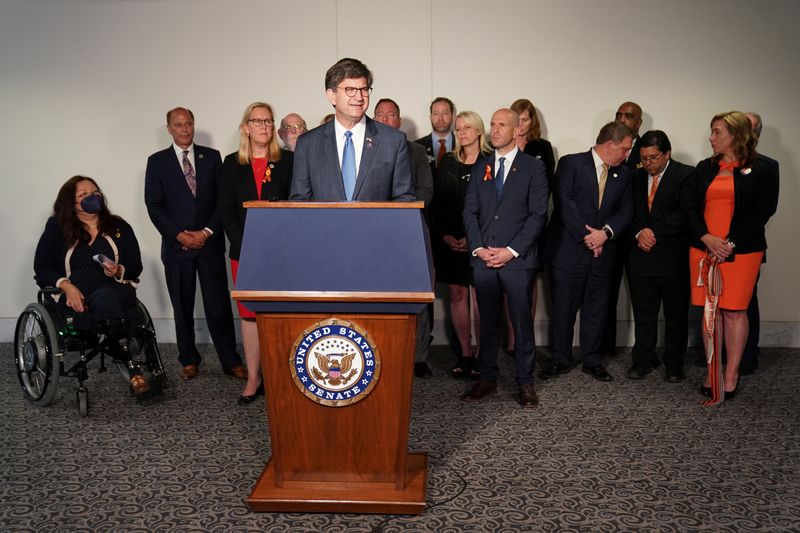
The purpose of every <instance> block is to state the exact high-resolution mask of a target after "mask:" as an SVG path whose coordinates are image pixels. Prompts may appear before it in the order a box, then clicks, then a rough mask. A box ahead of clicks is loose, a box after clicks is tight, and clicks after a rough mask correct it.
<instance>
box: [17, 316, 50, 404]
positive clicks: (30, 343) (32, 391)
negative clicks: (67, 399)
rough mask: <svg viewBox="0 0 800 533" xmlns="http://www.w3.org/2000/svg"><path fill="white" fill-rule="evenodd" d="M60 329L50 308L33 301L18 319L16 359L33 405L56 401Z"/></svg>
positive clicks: (20, 379)
mask: <svg viewBox="0 0 800 533" xmlns="http://www.w3.org/2000/svg"><path fill="white" fill-rule="evenodd" d="M61 355H62V354H61V353H60V348H59V342H58V333H57V331H56V328H55V326H54V325H53V320H52V318H51V317H50V314H49V313H48V311H47V309H46V308H45V307H44V306H43V305H42V304H38V303H33V304H30V305H28V307H26V308H25V311H23V312H22V314H21V315H20V316H19V319H18V320H17V327H16V330H15V332H14V363H15V366H16V367H17V377H18V378H19V384H20V386H21V387H22V392H23V393H24V394H25V398H26V399H27V400H28V401H29V402H31V403H32V404H34V405H37V406H41V407H43V406H45V405H49V404H50V402H51V401H53V397H54V396H55V393H56V387H57V386H58V376H59V372H60V366H61V364H60V356H61Z"/></svg>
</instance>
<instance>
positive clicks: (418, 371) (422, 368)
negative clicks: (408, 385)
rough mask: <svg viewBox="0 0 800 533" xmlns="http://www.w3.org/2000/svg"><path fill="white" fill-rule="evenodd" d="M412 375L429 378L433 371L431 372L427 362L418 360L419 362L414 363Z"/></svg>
mask: <svg viewBox="0 0 800 533" xmlns="http://www.w3.org/2000/svg"><path fill="white" fill-rule="evenodd" d="M414 375H415V376H417V377H418V378H429V377H431V376H432V375H433V372H431V367H429V366H428V363H426V362H425V361H420V362H419V363H414Z"/></svg>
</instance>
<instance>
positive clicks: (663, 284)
mask: <svg viewBox="0 0 800 533" xmlns="http://www.w3.org/2000/svg"><path fill="white" fill-rule="evenodd" d="M639 145H640V148H639V153H640V157H641V161H642V168H641V169H639V170H637V171H635V172H634V175H633V222H632V224H631V229H630V231H629V234H630V235H631V236H632V237H633V238H634V240H635V243H636V246H635V247H634V248H633V250H632V251H631V254H630V258H629V260H628V266H627V268H628V275H629V279H630V288H631V302H632V304H633V319H634V321H635V331H636V340H635V343H634V345H633V352H632V354H631V355H632V359H633V366H631V368H630V370H629V371H628V377H629V378H631V379H643V378H644V377H645V376H647V375H648V374H649V373H650V372H651V371H652V370H653V369H654V368H656V367H658V365H659V364H660V361H659V360H658V358H657V357H656V341H657V340H658V313H659V310H660V309H661V305H662V303H663V306H664V326H665V327H664V339H665V346H664V365H665V366H666V372H665V374H664V379H665V380H666V381H668V382H670V383H679V382H681V381H683V379H684V372H683V360H684V355H685V353H686V345H687V340H688V321H689V238H688V234H687V213H688V211H689V209H690V208H691V202H692V190H693V188H692V171H693V170H694V168H693V167H690V166H688V165H684V164H683V163H680V162H678V161H675V160H674V159H671V155H672V152H671V150H672V146H671V144H670V142H669V138H668V137H667V135H666V134H665V133H664V132H663V131H659V130H653V131H648V132H647V133H645V134H644V135H643V136H642V138H641V140H640V142H639Z"/></svg>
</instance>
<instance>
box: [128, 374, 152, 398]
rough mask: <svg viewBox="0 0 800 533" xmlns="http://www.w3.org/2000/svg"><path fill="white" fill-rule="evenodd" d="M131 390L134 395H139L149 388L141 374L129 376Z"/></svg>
mask: <svg viewBox="0 0 800 533" xmlns="http://www.w3.org/2000/svg"><path fill="white" fill-rule="evenodd" d="M131 390H133V395H134V396H139V395H140V394H144V393H145V392H147V391H149V390H150V384H149V383H148V382H147V380H146V379H144V376H142V375H141V374H136V375H135V376H131Z"/></svg>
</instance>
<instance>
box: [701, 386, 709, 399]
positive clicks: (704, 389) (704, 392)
mask: <svg viewBox="0 0 800 533" xmlns="http://www.w3.org/2000/svg"><path fill="white" fill-rule="evenodd" d="M700 395H701V396H705V397H706V398H711V387H706V386H705V385H702V386H701V387H700Z"/></svg>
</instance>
